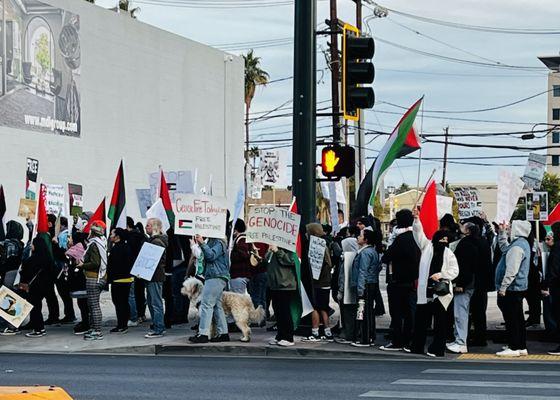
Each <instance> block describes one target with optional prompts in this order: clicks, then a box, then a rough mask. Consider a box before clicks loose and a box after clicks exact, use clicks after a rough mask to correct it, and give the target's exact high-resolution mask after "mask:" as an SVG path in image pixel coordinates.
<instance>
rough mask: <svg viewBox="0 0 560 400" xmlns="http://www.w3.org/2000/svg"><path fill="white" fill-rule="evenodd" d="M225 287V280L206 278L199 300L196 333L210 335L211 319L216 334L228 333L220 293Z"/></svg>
mask: <svg viewBox="0 0 560 400" xmlns="http://www.w3.org/2000/svg"><path fill="white" fill-rule="evenodd" d="M225 288H226V281H224V280H223V279H220V278H213V279H207V280H206V282H205V283H204V287H203V288H202V295H201V302H200V321H199V328H198V333H199V334H200V335H206V336H210V324H211V322H212V320H214V323H215V324H216V331H217V334H218V335H223V334H227V333H228V329H227V322H226V315H225V314H224V309H223V308H222V293H223V291H224V289H225Z"/></svg>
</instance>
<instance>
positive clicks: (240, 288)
mask: <svg viewBox="0 0 560 400" xmlns="http://www.w3.org/2000/svg"><path fill="white" fill-rule="evenodd" d="M248 283H249V278H235V279H231V280H230V281H229V291H230V292H233V293H241V294H245V293H247V284H248Z"/></svg>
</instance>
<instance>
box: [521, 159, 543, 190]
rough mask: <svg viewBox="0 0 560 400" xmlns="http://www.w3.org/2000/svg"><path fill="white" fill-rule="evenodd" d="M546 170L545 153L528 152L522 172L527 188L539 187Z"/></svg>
mask: <svg viewBox="0 0 560 400" xmlns="http://www.w3.org/2000/svg"><path fill="white" fill-rule="evenodd" d="M545 170H546V155H544V154H537V153H530V154H529V159H528V160H527V166H526V167H525V173H524V174H523V178H521V179H522V180H523V182H525V185H527V188H529V189H533V190H534V189H539V188H540V187H541V182H542V179H543V176H544V171H545Z"/></svg>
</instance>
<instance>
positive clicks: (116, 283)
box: [107, 228, 133, 333]
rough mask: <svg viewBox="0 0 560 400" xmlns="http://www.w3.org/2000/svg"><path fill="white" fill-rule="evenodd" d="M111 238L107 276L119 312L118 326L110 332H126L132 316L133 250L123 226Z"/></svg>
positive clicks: (112, 297)
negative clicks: (131, 271)
mask: <svg viewBox="0 0 560 400" xmlns="http://www.w3.org/2000/svg"><path fill="white" fill-rule="evenodd" d="M109 240H110V241H111V243H112V246H111V251H110V252H109V257H108V259H107V278H108V280H109V282H110V283H111V300H112V301H113V305H114V306H115V312H116V314H117V326H116V327H115V328H113V329H111V330H110V332H111V333H126V332H128V319H129V317H130V306H129V304H128V295H129V293H130V285H132V281H133V278H132V276H131V275H130V270H131V269H132V252H131V250H130V246H129V245H128V243H126V230H124V229H122V228H116V229H113V231H112V232H111V236H110V237H109Z"/></svg>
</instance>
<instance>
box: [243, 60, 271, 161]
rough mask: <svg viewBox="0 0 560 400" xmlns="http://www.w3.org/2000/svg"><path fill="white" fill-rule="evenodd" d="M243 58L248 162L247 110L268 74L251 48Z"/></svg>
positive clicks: (265, 82)
mask: <svg viewBox="0 0 560 400" xmlns="http://www.w3.org/2000/svg"><path fill="white" fill-rule="evenodd" d="M243 59H244V60H245V159H246V160H247V162H249V110H250V109H251V102H252V101H253V97H255V91H256V89H257V86H259V85H263V86H265V85H266V84H267V83H268V78H269V75H268V72H266V71H264V70H263V69H261V65H260V64H261V58H260V57H255V56H254V54H253V50H250V51H249V52H248V53H247V54H246V55H245V54H244V55H243Z"/></svg>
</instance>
